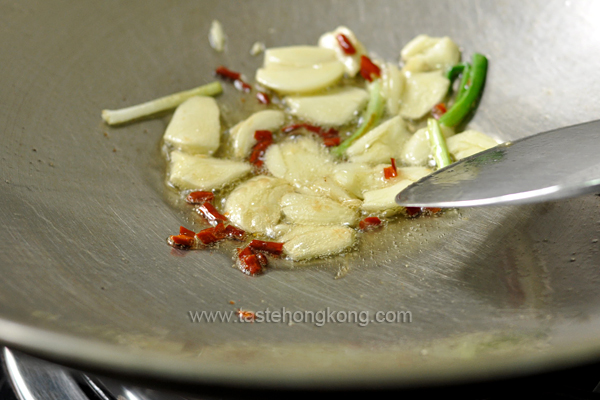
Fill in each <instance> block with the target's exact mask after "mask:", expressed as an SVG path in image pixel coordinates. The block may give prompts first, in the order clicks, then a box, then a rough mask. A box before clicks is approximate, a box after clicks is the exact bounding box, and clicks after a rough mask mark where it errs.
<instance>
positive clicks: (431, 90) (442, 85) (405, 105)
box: [400, 71, 450, 119]
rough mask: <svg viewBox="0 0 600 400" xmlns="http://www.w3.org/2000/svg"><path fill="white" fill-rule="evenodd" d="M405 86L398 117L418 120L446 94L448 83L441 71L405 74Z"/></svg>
mask: <svg viewBox="0 0 600 400" xmlns="http://www.w3.org/2000/svg"><path fill="white" fill-rule="evenodd" d="M405 77H406V85H405V87H404V91H403V92H402V96H401V104H400V115H401V116H402V117H404V118H409V119H418V118H421V117H423V116H424V115H425V114H427V113H428V112H430V111H431V109H432V108H433V106H435V105H436V104H439V103H441V102H442V100H443V99H444V96H446V93H448V87H449V86H450V81H449V80H448V78H446V77H445V76H443V75H442V72H441V71H433V72H421V73H410V72H407V73H405Z"/></svg>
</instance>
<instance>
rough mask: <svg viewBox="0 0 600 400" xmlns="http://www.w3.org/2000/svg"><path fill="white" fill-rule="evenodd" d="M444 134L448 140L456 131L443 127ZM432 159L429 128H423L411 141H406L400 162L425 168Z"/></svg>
mask: <svg viewBox="0 0 600 400" xmlns="http://www.w3.org/2000/svg"><path fill="white" fill-rule="evenodd" d="M442 133H443V134H444V137H445V138H446V139H448V138H450V137H451V136H452V135H454V129H452V128H448V127H445V126H442ZM430 158H431V145H430V144H429V136H427V128H421V129H419V130H418V131H416V132H415V133H414V134H413V135H412V136H411V137H410V139H408V140H407V141H406V143H405V144H404V147H403V148H402V151H401V154H400V157H399V159H400V162H401V163H402V164H405V165H411V166H425V165H427V164H428V163H429V160H430Z"/></svg>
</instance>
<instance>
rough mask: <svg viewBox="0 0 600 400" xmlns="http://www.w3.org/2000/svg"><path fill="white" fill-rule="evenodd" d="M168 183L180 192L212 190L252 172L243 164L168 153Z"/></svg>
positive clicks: (173, 152)
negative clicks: (169, 161) (169, 160)
mask: <svg viewBox="0 0 600 400" xmlns="http://www.w3.org/2000/svg"><path fill="white" fill-rule="evenodd" d="M169 157H170V159H171V164H170V171H169V182H170V183H171V184H172V185H173V186H175V187H177V188H179V189H180V190H188V189H195V190H213V189H220V188H222V187H223V186H225V185H227V184H229V183H232V182H234V181H236V180H237V179H240V178H242V177H244V176H245V175H246V174H248V173H249V172H250V171H251V170H252V166H251V165H250V164H248V163H245V162H238V161H231V160H223V159H221V158H213V157H208V156H206V155H201V154H198V155H192V154H187V153H182V152H180V151H172V152H171V153H170V156H169Z"/></svg>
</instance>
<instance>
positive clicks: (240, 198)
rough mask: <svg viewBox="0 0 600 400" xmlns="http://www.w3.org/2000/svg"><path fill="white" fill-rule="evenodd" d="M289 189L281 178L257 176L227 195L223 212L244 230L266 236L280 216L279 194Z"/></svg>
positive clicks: (281, 194) (290, 188) (290, 189)
mask: <svg viewBox="0 0 600 400" xmlns="http://www.w3.org/2000/svg"><path fill="white" fill-rule="evenodd" d="M292 190H293V188H292V187H291V186H290V185H288V184H287V183H286V182H285V181H284V180H281V179H278V178H272V177H269V176H256V177H254V178H252V179H250V180H249V181H247V182H244V183H242V184H241V185H240V186H238V187H237V188H235V190H234V191H233V192H231V194H230V195H229V196H228V197H227V200H226V202H225V215H227V217H228V218H229V220H230V221H231V222H232V223H233V224H234V225H236V226H237V227H239V228H241V229H243V230H245V231H247V232H251V233H255V232H259V233H266V234H267V235H269V234H270V233H271V231H272V230H273V229H274V228H275V226H276V225H277V224H278V223H279V220H280V219H281V206H280V204H279V203H280V201H281V197H282V196H283V195H285V194H286V193H289V192H291V191H292Z"/></svg>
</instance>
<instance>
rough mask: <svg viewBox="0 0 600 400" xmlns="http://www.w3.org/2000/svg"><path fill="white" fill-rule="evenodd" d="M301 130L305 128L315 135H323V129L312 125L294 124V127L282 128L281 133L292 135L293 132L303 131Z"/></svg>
mask: <svg viewBox="0 0 600 400" xmlns="http://www.w3.org/2000/svg"><path fill="white" fill-rule="evenodd" d="M301 128H304V129H306V130H307V131H310V132H314V133H321V131H322V128H321V127H318V126H315V125H311V124H292V125H288V126H285V127H283V128H281V132H283V133H290V132H293V131H295V130H298V129H301Z"/></svg>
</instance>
